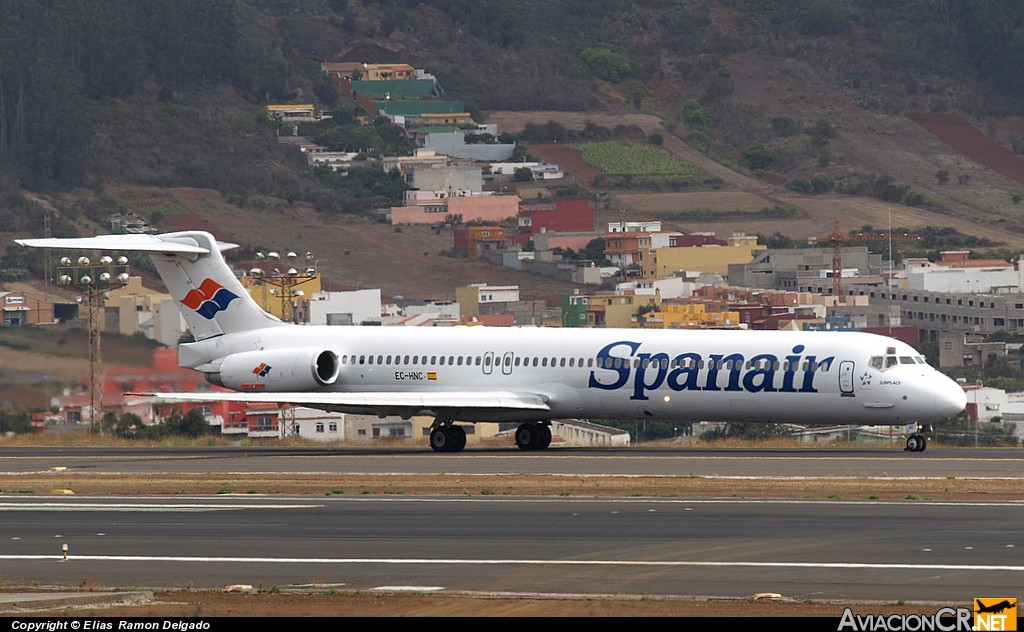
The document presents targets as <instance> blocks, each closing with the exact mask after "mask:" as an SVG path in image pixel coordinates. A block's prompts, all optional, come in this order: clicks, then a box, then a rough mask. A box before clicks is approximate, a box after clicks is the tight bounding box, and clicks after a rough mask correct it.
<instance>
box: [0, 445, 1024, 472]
mask: <svg viewBox="0 0 1024 632" xmlns="http://www.w3.org/2000/svg"><path fill="white" fill-rule="evenodd" d="M0 459H2V466H0V473H2V472H12V473H14V472H38V471H47V470H50V469H52V468H55V467H61V468H67V469H69V470H77V471H88V472H96V473H126V474H131V473H147V472H183V473H185V472H192V473H195V472H210V473H216V472H279V473H292V472H335V473H337V472H352V473H372V472H387V473H394V474H403V473H404V474H409V473H425V474H432V473H437V474H440V473H447V474H460V473H461V474H493V473H510V472H511V473H522V474H580V475H600V474H610V475H655V476H659V475H660V476H810V477H815V476H899V477H914V476H925V477H949V476H954V477H981V478H996V477H1002V478H1006V477H1009V478H1024V450H1021V449H1019V448H976V449H968V448H945V447H929V448H928V450H927V451H925V452H920V453H908V452H904V451H903V450H902V449H899V448H877V447H866V448H859V447H854V448H832V447H822V448H813V449H809V448H774V449H757V448H691V449H675V448H667V449H665V448H651V449H647V448H642V447H632V448H627V449H614V448H609V449H578V448H569V449H551V450H546V451H545V452H543V453H536V452H533V453H524V452H522V451H520V450H518V449H516V448H509V449H481V450H472V449H469V450H467V451H465V452H463V453H459V454H436V453H434V452H431V451H430V450H429V449H427V448H425V447H419V448H401V449H380V448H306V447H300V448H287V447H285V448H277V447H274V448H262V447H257V448H252V447H231V448H6V447H5V448H0Z"/></svg>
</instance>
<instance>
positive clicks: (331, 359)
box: [206, 347, 341, 392]
mask: <svg viewBox="0 0 1024 632" xmlns="http://www.w3.org/2000/svg"><path fill="white" fill-rule="evenodd" d="M340 370H341V365H340V364H339V363H338V356H337V355H336V354H335V353H334V352H333V351H330V350H327V349H321V348H308V347H307V348H303V347H300V348H298V349H275V350H266V351H245V352H243V353H234V354H231V355H229V356H227V357H225V358H224V359H223V361H221V363H220V367H219V370H218V371H214V372H209V373H207V374H206V381H207V382H210V383H211V384H216V385H217V386H223V387H225V388H230V389H234V390H238V391H264V390H265V391H268V392H269V391H308V390H317V389H320V388H322V387H324V386H330V385H331V384H334V382H336V381H337V379H338V373H339V371H340Z"/></svg>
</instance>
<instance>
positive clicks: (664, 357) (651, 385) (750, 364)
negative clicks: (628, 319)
mask: <svg viewBox="0 0 1024 632" xmlns="http://www.w3.org/2000/svg"><path fill="white" fill-rule="evenodd" d="M640 347H641V343H639V342H633V341H630V340H620V341H619V342H613V343H611V344H609V345H607V346H605V347H604V348H603V349H601V350H600V351H599V352H598V353H597V368H596V369H594V370H592V371H591V372H590V380H589V382H588V384H587V386H588V388H596V389H601V390H605V391H615V390H619V389H621V388H629V389H632V391H633V393H632V394H631V395H630V397H629V398H630V399H636V400H647V399H650V397H648V392H649V391H654V390H657V389H659V388H662V387H667V388H669V389H671V390H673V391H745V392H747V393H817V392H818V390H817V389H816V388H815V387H814V378H815V376H816V375H817V374H818V373H819V372H820V371H827V370H828V369H830V368H831V367H832V362H833V361H834V360H835V356H828V357H826V358H821V359H820V360H819V359H818V357H817V356H816V355H803V352H804V346H803V345H796V346H794V347H793V348H792V351H791V355H786V356H783V357H781V358H780V357H778V356H776V355H774V354H771V353H759V354H757V355H753V356H751V357H749V358H747V357H745V356H744V355H742V354H740V353H709V354H708V355H707V356H706V357H705V356H702V355H701V354H699V353H695V352H690V353H681V354H679V355H677V356H675V357H674V358H670V357H669V354H667V353H664V352H657V353H641V352H640ZM801 367H803V369H802V370H801Z"/></svg>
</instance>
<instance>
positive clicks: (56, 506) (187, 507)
mask: <svg viewBox="0 0 1024 632" xmlns="http://www.w3.org/2000/svg"><path fill="white" fill-rule="evenodd" d="M321 507H323V505H322V504H290V505H277V504H274V505H269V504H268V505H254V504H241V505H233V504H229V503H224V504H212V503H204V504H198V503H196V504H192V503H190V504H148V503H110V504H105V503H75V502H67V503H56V502H42V503H35V502H32V501H25V502H20V503H0V511H60V512H65V511H138V512H147V511H176V512H183V513H188V512H198V511H229V510H236V509H318V508H321Z"/></svg>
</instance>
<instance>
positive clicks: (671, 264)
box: [643, 233, 768, 279]
mask: <svg viewBox="0 0 1024 632" xmlns="http://www.w3.org/2000/svg"><path fill="white" fill-rule="evenodd" d="M767 249H768V247H767V246H763V245H760V244H758V243H757V237H756V236H747V235H744V234H743V233H736V234H734V235H733V236H732V237H730V238H729V239H728V245H727V246H701V247H696V248H671V247H667V248H649V249H648V250H647V251H646V255H645V256H644V258H643V259H644V260H643V273H644V278H645V279H651V278H664V277H670V276H673V275H675V273H676V271H677V270H687V271H689V272H714V273H718V274H728V272H729V264H731V263H737V264H743V263H750V262H751V261H752V260H753V258H754V255H755V253H757V252H760V251H762V250H767Z"/></svg>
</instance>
